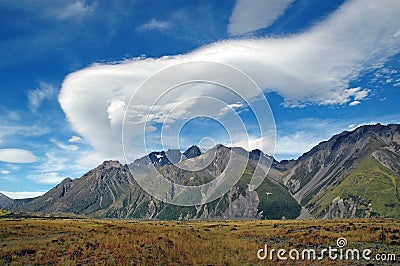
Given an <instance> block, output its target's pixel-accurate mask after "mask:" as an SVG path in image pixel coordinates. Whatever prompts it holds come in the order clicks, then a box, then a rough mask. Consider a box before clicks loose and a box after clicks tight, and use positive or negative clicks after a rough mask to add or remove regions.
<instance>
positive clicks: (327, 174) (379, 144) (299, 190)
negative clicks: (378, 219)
mask: <svg viewBox="0 0 400 266" xmlns="http://www.w3.org/2000/svg"><path fill="white" fill-rule="evenodd" d="M399 170H400V125H387V126H383V125H380V124H377V125H372V126H362V127H359V128H357V129H355V130H354V131H351V132H347V131H345V132H343V133H340V134H338V135H335V136H333V137H332V138H331V139H330V140H328V141H325V142H322V143H320V144H318V145H317V146H316V147H314V148H313V149H312V150H311V151H309V152H307V153H305V154H303V155H302V156H301V157H300V158H299V159H298V160H297V161H296V162H295V164H294V166H293V168H291V169H290V170H288V171H287V172H286V173H285V174H284V175H283V181H284V183H285V184H286V186H287V187H288V188H289V189H290V191H291V192H292V194H293V196H294V197H295V198H296V199H297V200H298V201H299V202H301V203H302V205H303V206H305V207H306V208H307V209H308V210H309V212H310V213H311V215H312V216H315V217H325V218H339V217H369V216H390V217H400V196H399V186H400V171H399Z"/></svg>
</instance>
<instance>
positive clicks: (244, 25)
mask: <svg viewBox="0 0 400 266" xmlns="http://www.w3.org/2000/svg"><path fill="white" fill-rule="evenodd" d="M292 2H293V0H280V1H275V0H237V1H236V5H235V7H234V9H233V12H232V15H231V17H230V18H229V25H228V33H229V34H230V35H243V34H247V33H251V32H253V31H256V30H259V29H262V28H266V27H268V26H269V25H271V24H272V23H273V22H274V21H275V20H276V19H277V18H278V17H279V16H281V15H282V14H283V13H284V12H285V10H286V8H287V7H288V6H289V5H290V4H291V3H292Z"/></svg>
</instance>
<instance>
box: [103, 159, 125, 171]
mask: <svg viewBox="0 0 400 266" xmlns="http://www.w3.org/2000/svg"><path fill="white" fill-rule="evenodd" d="M113 167H114V168H119V167H122V164H121V163H120V162H119V161H116V160H109V161H104V162H103V163H102V164H101V165H100V166H99V168H102V169H110V168H113Z"/></svg>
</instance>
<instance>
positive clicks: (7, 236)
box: [0, 218, 400, 265]
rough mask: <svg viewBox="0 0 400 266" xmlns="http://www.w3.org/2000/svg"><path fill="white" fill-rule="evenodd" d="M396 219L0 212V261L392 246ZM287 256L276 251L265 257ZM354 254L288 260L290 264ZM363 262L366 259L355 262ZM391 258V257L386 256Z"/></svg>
mask: <svg viewBox="0 0 400 266" xmlns="http://www.w3.org/2000/svg"><path fill="white" fill-rule="evenodd" d="M399 229H400V221H399V220H393V219H372V220H369V219H358V220H309V221H188V222H177V221H135V220H93V219H52V218H29V219H24V218H3V219H0V248H1V249H0V265H3V264H4V265H79V264H81V265H258V264H266V263H267V262H269V263H271V262H270V261H260V260H259V259H258V258H257V251H258V249H260V248H262V247H263V246H264V244H265V243H267V244H268V246H270V247H273V248H276V249H278V248H285V249H287V250H289V249H290V248H296V249H300V250H301V249H302V248H315V249H322V248H324V247H328V246H336V239H337V238H339V237H345V238H346V239H347V240H348V246H349V247H352V248H360V249H361V248H370V249H372V250H373V252H386V253H395V254H396V255H397V260H399V259H400V251H399V250H400V244H399V243H400V242H399V241H400V240H399V236H400V233H399ZM287 263H288V262H285V261H278V260H277V258H275V260H274V262H273V263H272V264H275V265H286V264H287ZM296 263H297V264H298V265H308V264H313V265H315V264H316V265H318V264H321V265H347V264H346V263H349V265H354V264H356V262H354V261H352V262H345V261H339V262H338V261H331V260H329V258H326V259H324V260H323V261H318V262H316V261H300V262H296V261H290V263H289V264H291V265H295V264H296ZM361 264H362V265H365V261H364V262H361ZM387 265H393V262H391V263H389V264H387Z"/></svg>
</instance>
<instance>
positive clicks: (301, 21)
mask: <svg viewBox="0 0 400 266" xmlns="http://www.w3.org/2000/svg"><path fill="white" fill-rule="evenodd" d="M399 13H400V3H399V2H398V1H395V0H394V1H378V0H377V1H372V0H371V1H364V0H358V1H317V0H303V1H300V0H297V1H296V0H283V1H272V0H266V1H261V0H259V1H249V0H238V1H200V0H199V1H114V2H108V1H22V0H21V1H1V0H0V32H1V34H0V89H1V93H2V95H3V97H2V98H1V100H0V191H1V192H4V193H5V194H7V195H9V196H12V197H14V198H18V197H26V196H33V195H38V194H40V193H43V192H44V191H47V190H48V189H50V188H51V187H53V186H54V185H56V184H57V183H59V182H60V181H61V180H62V179H63V178H66V177H72V178H76V177H80V176H82V175H83V174H84V173H85V172H86V171H88V170H89V169H91V168H93V167H95V166H96V165H98V164H100V163H101V162H102V161H103V160H105V159H119V160H121V161H123V154H122V148H121V130H122V129H121V128H122V119H123V114H124V111H125V109H126V108H127V107H128V103H129V99H130V96H131V95H132V93H133V91H134V90H135V88H138V87H139V86H140V84H142V82H143V81H145V80H146V79H147V78H149V77H150V76H152V75H153V74H155V73H157V72H158V71H160V70H162V69H164V68H167V67H171V66H174V65H177V64H182V63H187V62H193V61H199V60H200V61H212V62H216V63H222V64H227V65H230V66H233V67H235V68H237V69H238V70H240V71H242V72H244V73H245V74H247V75H248V76H249V77H250V78H251V79H253V80H254V81H255V82H256V83H257V84H258V86H259V87H260V88H261V90H262V96H265V97H266V99H268V103H269V106H270V108H271V110H272V115H273V117H274V120H275V125H276V147H275V150H274V151H273V149H272V151H273V152H274V155H275V157H276V158H277V159H279V160H280V159H290V158H297V157H298V156H299V155H301V154H302V153H304V152H306V151H308V150H309V149H310V148H311V147H313V146H314V145H316V144H317V143H319V142H320V141H322V140H326V139H328V138H330V137H331V136H332V135H333V134H336V133H339V132H341V131H343V130H351V129H354V128H355V127H357V126H358V125H362V124H370V123H377V122H380V123H383V124H386V123H399V122H400V119H399V117H400V116H399V115H400V108H399V104H398V102H399V99H400V73H399V71H400V65H399V64H400V53H399V52H400V18H399V16H398V14H399ZM204 71H211V70H210V69H209V70H204ZM185 74H187V73H186V72H185V70H184V71H182V72H180V73H179V74H178V75H185ZM235 78H236V77H235V75H232V76H231V77H230V76H228V77H227V79H231V80H235ZM193 90H194V89H192V91H191V89H190V88H187V89H186V90H185V93H182V95H186V96H187V97H191V96H193V95H194V92H193ZM196 92H198V91H196ZM218 93H219V92H218ZM146 94H148V95H147V96H149V97H150V96H152V97H153V96H154V97H157V96H159V94H160V90H158V89H154V91H152V90H149V91H147V92H146ZM245 94H246V93H245ZM218 95H219V97H221V98H224V97H226V98H227V99H229V100H227V101H226V104H227V106H230V108H231V111H236V112H237V113H239V116H240V118H241V119H242V120H243V121H244V123H245V124H246V126H247V127H248V129H249V132H248V133H249V136H248V138H244V139H240V137H241V136H242V135H240V134H236V136H235V138H234V139H233V141H232V140H231V142H230V143H229V141H227V140H226V138H227V136H228V135H229V134H227V132H226V130H225V129H224V127H223V126H221V123H219V122H218V121H217V120H218V119H216V118H214V119H206V118H204V117H203V118H199V119H194V120H190V121H188V117H186V116H185V114H187V112H188V110H189V107H190V106H192V107H193V106H195V108H194V109H196V110H197V111H198V112H199V113H202V112H205V110H206V109H209V110H208V111H209V112H211V109H210V108H208V106H207V103H203V104H199V103H200V102H199V101H198V102H196V103H192V104H193V105H190V104H189V105H187V106H186V105H185V104H182V105H180V106H181V107H180V108H181V109H180V111H182V112H180V113H179V115H178V113H176V112H175V113H174V115H175V116H174V120H173V122H170V124H168V123H166V122H165V123H160V122H159V121H158V122H157V121H156V120H154V121H153V122H154V123H153V124H151V125H150V124H149V125H148V127H147V129H146V130H148V133H149V136H153V137H152V138H150V139H151V140H154V143H152V145H153V146H152V147H154V148H157V147H159V146H158V144H157V140H158V138H157V134H158V133H159V131H160V130H161V128H163V127H164V128H165V127H167V126H168V127H173V125H174V123H177V124H176V125H178V124H179V123H180V124H179V125H182V123H183V124H184V125H186V127H183V128H182V130H181V136H180V137H179V140H178V142H179V145H180V148H181V149H184V148H186V147H185V146H189V145H191V144H198V143H199V142H200V141H201V140H202V139H203V138H207V137H209V138H212V139H214V142H216V143H217V142H221V143H225V144H231V145H242V144H243V143H247V144H248V148H257V147H259V143H260V141H262V140H263V138H262V137H261V135H260V133H263V132H260V131H262V130H260V129H258V131H257V130H255V129H254V128H255V127H256V125H257V123H256V122H257V121H256V120H255V119H254V114H253V113H252V110H251V108H247V107H246V106H244V105H242V104H241V103H239V101H238V99H233V98H230V97H228V96H229V95H227V94H224V93H222V92H221V93H219V94H218ZM253 96H254V95H253ZM259 96H260V95H258V97H259ZM249 97H250V96H249ZM250 98H251V97H250ZM254 99H255V98H254V97H253V98H251V99H250V102H251V101H254V102H257V101H256V100H254ZM177 102H178V100H177V98H175V99H172V97H170V98H168V97H167V98H165V99H164V101H163V102H162V103H160V104H159V105H158V106H157V108H158V109H156V110H158V111H157V112H159V113H163V112H164V111H166V110H169V109H170V106H171V104H173V103H177ZM146 104H147V103H146V102H145V101H144V102H143V105H144V106H145V105H146ZM146 110H147V109H146V108H145V107H143V110H142V111H143V113H140V114H141V115H144V114H145V113H146V112H145V111H146ZM222 117H223V116H222V115H221V116H219V117H218V118H219V119H221V121H223V118H222ZM226 119H228V118H226ZM185 121H186V122H187V123H185ZM225 121H226V122H225V126H227V125H228V126H231V124H230V122H229V121H230V120H229V119H228V120H225ZM178 122H179V123H178ZM222 124H223V123H222ZM231 127H232V126H231ZM253 129H254V130H253ZM231 130H232V129H231ZM234 132H236V129H235V128H233V133H232V134H233V135H235V134H234ZM264 133H265V132H264ZM267 135H268V134H267ZM166 139H167V140H168V138H166ZM267 141H268V140H267ZM166 142H167V143H164V148H172V147H173V146H174V145H173V144H174V143H176V142H168V141H166ZM204 143H205V142H204ZM209 143H212V142H209ZM262 147H264V146H262ZM270 148H271V147H270ZM266 152H268V151H266ZM140 155H141V154H140V152H137V153H135V152H133V153H132V155H131V156H132V157H130V158H134V156H140Z"/></svg>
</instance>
